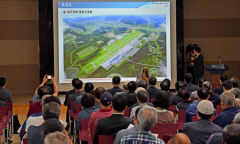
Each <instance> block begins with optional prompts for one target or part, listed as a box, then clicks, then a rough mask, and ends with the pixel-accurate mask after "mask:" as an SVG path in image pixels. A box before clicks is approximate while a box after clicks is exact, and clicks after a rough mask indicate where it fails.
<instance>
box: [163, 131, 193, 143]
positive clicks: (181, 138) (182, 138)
mask: <svg viewBox="0 0 240 144" xmlns="http://www.w3.org/2000/svg"><path fill="white" fill-rule="evenodd" d="M167 144H191V141H190V139H189V138H188V136H187V135H186V134H184V133H178V134H176V135H174V136H173V137H172V138H171V139H170V140H169V141H168V143H167Z"/></svg>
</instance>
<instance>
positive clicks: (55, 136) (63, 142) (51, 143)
mask: <svg viewBox="0 0 240 144" xmlns="http://www.w3.org/2000/svg"><path fill="white" fill-rule="evenodd" d="M44 144H69V141H68V137H67V136H66V135H64V134H63V133H62V132H58V131H56V132H53V133H50V134H48V135H47V136H46V137H45V139H44Z"/></svg>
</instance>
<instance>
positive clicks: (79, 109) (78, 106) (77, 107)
mask: <svg viewBox="0 0 240 144" xmlns="http://www.w3.org/2000/svg"><path fill="white" fill-rule="evenodd" d="M81 110H82V104H76V103H75V104H74V113H77V114H78V113H79V112H80V111H81Z"/></svg>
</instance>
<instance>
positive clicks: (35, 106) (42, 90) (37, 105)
mask: <svg viewBox="0 0 240 144" xmlns="http://www.w3.org/2000/svg"><path fill="white" fill-rule="evenodd" d="M50 93H51V88H50V87H49V86H48V85H44V86H42V87H39V88H38V97H39V101H38V102H33V103H30V105H29V109H28V113H27V117H28V116H30V115H31V114H38V113H40V112H41V111H42V97H43V96H45V95H49V94H50Z"/></svg>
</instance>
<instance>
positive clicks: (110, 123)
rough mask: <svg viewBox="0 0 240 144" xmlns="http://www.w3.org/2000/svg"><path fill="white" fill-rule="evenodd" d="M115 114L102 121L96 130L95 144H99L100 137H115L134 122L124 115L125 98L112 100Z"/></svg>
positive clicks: (120, 97) (121, 96)
mask: <svg viewBox="0 0 240 144" xmlns="http://www.w3.org/2000/svg"><path fill="white" fill-rule="evenodd" d="M112 106H113V112H112V115H111V116H110V117H107V118H103V119H100V120H99V121H98V123H97V126H96V129H95V135H94V140H93V143H94V144H97V143H98V135H111V136H115V135H116V134H117V133H118V131H120V130H122V129H126V128H127V127H128V126H129V124H130V123H132V120H131V119H130V118H128V117H125V116H124V115H123V112H124V109H125V107H126V100H125V98H124V96H123V95H122V94H121V95H118V94H116V95H114V96H113V98H112Z"/></svg>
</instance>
